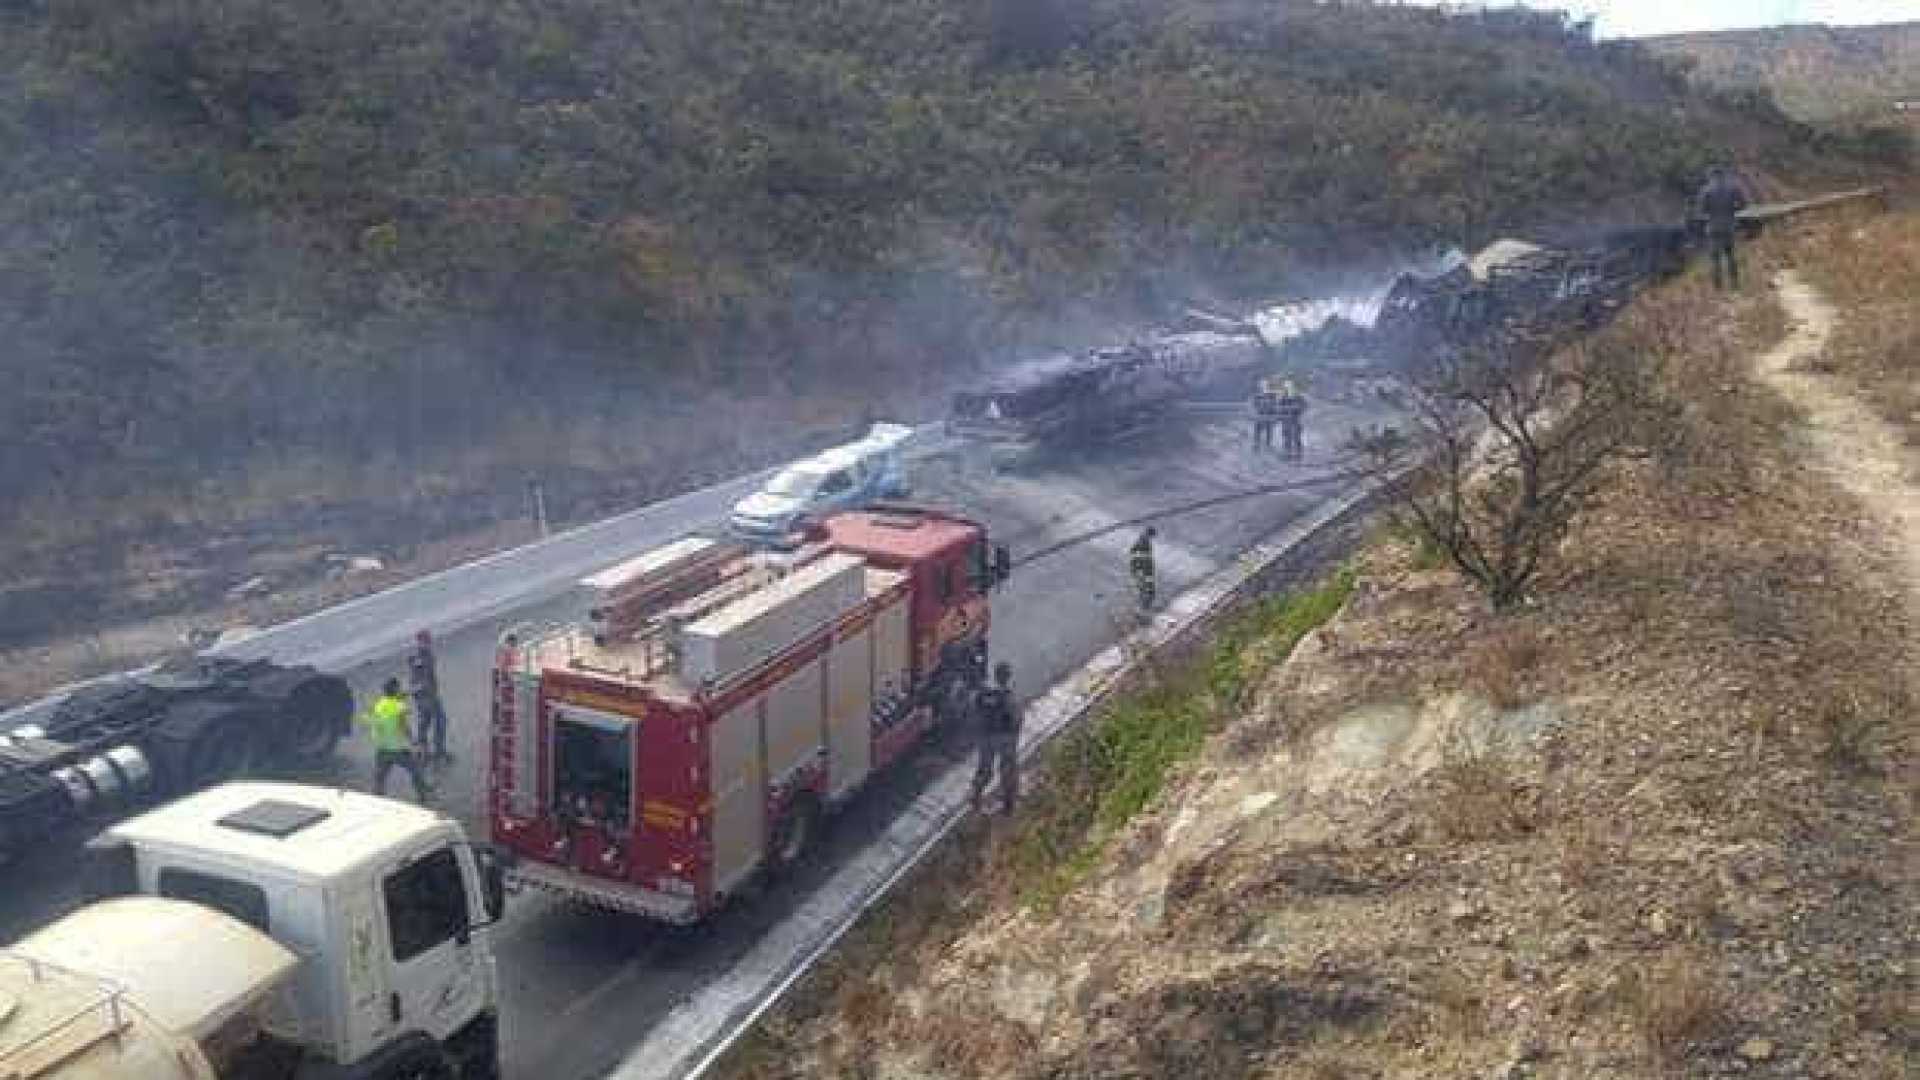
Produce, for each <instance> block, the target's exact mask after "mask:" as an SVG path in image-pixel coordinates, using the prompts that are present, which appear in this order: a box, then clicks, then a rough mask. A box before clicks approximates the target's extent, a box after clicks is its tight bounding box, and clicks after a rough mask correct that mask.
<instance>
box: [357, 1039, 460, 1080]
mask: <svg viewBox="0 0 1920 1080" xmlns="http://www.w3.org/2000/svg"><path fill="white" fill-rule="evenodd" d="M459 1075H460V1073H459V1071H458V1066H456V1065H455V1064H454V1062H453V1058H452V1057H451V1056H449V1055H448V1054H447V1052H446V1051H445V1050H444V1049H442V1048H440V1047H438V1046H433V1045H430V1044H423V1045H419V1046H415V1047H412V1048H410V1049H409V1050H407V1051H406V1052H405V1053H403V1054H401V1055H400V1056H399V1057H397V1058H395V1059H394V1060H393V1061H391V1062H388V1063H387V1064H386V1065H385V1066H383V1067H382V1068H381V1069H380V1071H379V1072H378V1073H375V1074H374V1078H375V1080H457V1078H458V1077H459Z"/></svg>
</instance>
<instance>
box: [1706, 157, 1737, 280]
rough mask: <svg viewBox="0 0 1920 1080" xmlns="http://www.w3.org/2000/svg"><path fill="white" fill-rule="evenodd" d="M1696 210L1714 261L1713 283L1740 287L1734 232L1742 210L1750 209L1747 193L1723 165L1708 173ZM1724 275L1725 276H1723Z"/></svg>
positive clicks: (1708, 249)
mask: <svg viewBox="0 0 1920 1080" xmlns="http://www.w3.org/2000/svg"><path fill="white" fill-rule="evenodd" d="M1695 203H1696V206H1695V209H1696V211H1697V213H1698V214H1699V217H1700V218H1701V219H1703V220H1704V222H1705V224H1706V230H1707V251H1708V255H1709V257H1710V258H1711V259H1712V260H1713V285H1714V288H1716V289H1724V288H1727V287H1728V286H1729V285H1731V286H1732V287H1733V288H1736V289H1738V288H1739V287H1740V259H1739V256H1737V255H1735V254H1734V250H1733V239H1734V232H1735V231H1736V230H1737V228H1738V226H1739V215H1740V211H1742V210H1745V209H1746V208H1747V194H1746V192H1744V191H1742V190H1740V184H1739V182H1738V181H1736V180H1735V179H1734V178H1733V174H1732V173H1731V172H1730V171H1728V169H1727V168H1726V167H1725V166H1723V165H1716V166H1714V167H1713V169H1712V170H1710V171H1709V172H1708V173H1707V182H1706V185H1705V186H1704V187H1702V188H1701V189H1700V194H1699V195H1698V196H1696V197H1695ZM1723 276H1724V279H1723Z"/></svg>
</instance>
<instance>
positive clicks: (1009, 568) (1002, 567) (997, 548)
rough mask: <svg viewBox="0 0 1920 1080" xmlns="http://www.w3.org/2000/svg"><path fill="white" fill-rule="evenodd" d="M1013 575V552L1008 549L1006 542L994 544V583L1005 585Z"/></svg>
mask: <svg viewBox="0 0 1920 1080" xmlns="http://www.w3.org/2000/svg"><path fill="white" fill-rule="evenodd" d="M1012 576H1013V553H1012V552H1010V551H1008V550H1007V545H1005V544H995V545H993V583H994V584H995V585H1005V584H1006V583H1007V579H1008V578H1010V577H1012Z"/></svg>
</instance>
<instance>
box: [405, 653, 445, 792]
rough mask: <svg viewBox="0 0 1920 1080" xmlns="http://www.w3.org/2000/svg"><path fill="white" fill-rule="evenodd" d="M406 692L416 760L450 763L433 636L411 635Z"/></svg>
mask: <svg viewBox="0 0 1920 1080" xmlns="http://www.w3.org/2000/svg"><path fill="white" fill-rule="evenodd" d="M407 692H408V695H409V696H410V697H412V698H413V716H414V719H415V721H416V722H417V723H416V727H415V730H414V737H415V738H417V739H418V740H419V741H420V756H421V757H423V758H425V759H426V760H428V761H431V762H438V763H443V764H444V763H446V762H449V761H452V760H453V755H452V754H449V753H447V707H446V705H444V704H443V703H442V702H441V700H440V668H439V665H438V664H437V663H436V662H435V661H434V657H433V635H432V634H430V633H428V632H427V631H425V630H422V631H420V632H419V633H417V634H415V635H414V638H413V650H412V651H411V652H410V653H408V654H407Z"/></svg>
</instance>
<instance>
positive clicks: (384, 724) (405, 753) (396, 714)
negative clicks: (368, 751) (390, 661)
mask: <svg viewBox="0 0 1920 1080" xmlns="http://www.w3.org/2000/svg"><path fill="white" fill-rule="evenodd" d="M410 711H411V710H409V709H408V708H407V699H406V698H405V697H403V696H401V693H400V680H399V679H388V680H387V682H386V685H384V686H382V687H381V688H380V696H379V697H378V698H376V699H375V700H374V703H373V705H372V707H371V708H369V709H367V711H366V712H363V713H361V714H360V723H361V724H362V725H363V726H365V727H366V729H367V734H368V735H369V736H370V737H371V738H372V739H373V793H374V794H375V795H385V794H386V793H387V774H388V773H389V772H392V771H393V767H394V766H396V765H398V766H399V767H400V768H402V769H404V770H406V773H407V777H408V778H409V779H411V780H412V781H413V797H414V798H415V799H417V800H419V801H420V802H421V803H427V802H431V801H432V800H433V789H432V788H431V787H429V786H428V785H427V779H426V777H425V776H424V775H423V774H422V773H421V772H420V762H419V761H418V760H417V759H415V758H414V756H413V730H412V728H413V723H412V717H411V716H410V715H409V713H410Z"/></svg>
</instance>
